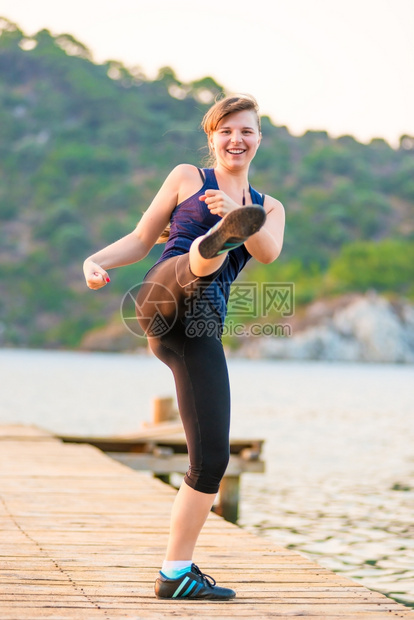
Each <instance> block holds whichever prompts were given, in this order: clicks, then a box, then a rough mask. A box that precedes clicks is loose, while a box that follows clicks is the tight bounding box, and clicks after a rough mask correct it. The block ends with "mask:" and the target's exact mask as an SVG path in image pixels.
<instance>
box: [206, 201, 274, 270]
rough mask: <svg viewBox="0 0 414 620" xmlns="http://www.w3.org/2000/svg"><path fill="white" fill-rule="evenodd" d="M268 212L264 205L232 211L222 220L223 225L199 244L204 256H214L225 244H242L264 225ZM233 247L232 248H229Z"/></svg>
mask: <svg viewBox="0 0 414 620" xmlns="http://www.w3.org/2000/svg"><path fill="white" fill-rule="evenodd" d="M265 220H266V213H265V210H264V209H263V207H259V206H257V207H255V206H249V207H241V208H240V209H236V210H235V211H230V213H228V214H227V215H226V216H225V217H224V218H223V220H222V221H221V222H220V224H221V226H219V227H218V228H217V230H215V231H214V232H212V233H211V234H210V235H207V236H206V237H204V239H203V240H202V241H201V242H200V244H199V246H198V251H199V252H200V254H201V256H202V257H203V258H214V257H215V256H217V255H218V253H219V252H220V251H223V250H224V251H225V244H226V243H229V244H233V243H234V245H235V247H237V246H238V245H242V244H243V243H244V242H245V241H247V239H248V238H249V237H250V236H251V235H254V233H256V232H257V231H258V230H260V228H261V227H262V226H263V224H264V222H265ZM229 249H231V248H229Z"/></svg>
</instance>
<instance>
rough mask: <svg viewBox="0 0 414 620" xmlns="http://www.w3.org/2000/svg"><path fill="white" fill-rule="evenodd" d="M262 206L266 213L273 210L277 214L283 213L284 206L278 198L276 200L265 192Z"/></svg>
mask: <svg viewBox="0 0 414 620" xmlns="http://www.w3.org/2000/svg"><path fill="white" fill-rule="evenodd" d="M263 206H264V208H265V209H266V213H270V212H271V211H273V212H275V213H277V214H278V215H284V214H285V208H284V206H283V205H282V203H281V202H280V200H277V199H276V198H273V197H272V196H268V195H267V194H265V197H264V202H263Z"/></svg>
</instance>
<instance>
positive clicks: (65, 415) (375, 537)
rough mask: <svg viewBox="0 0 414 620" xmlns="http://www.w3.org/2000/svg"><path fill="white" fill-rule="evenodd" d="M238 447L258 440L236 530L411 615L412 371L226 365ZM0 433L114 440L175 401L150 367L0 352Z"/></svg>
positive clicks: (161, 371) (107, 358) (165, 380)
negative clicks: (16, 426)
mask: <svg viewBox="0 0 414 620" xmlns="http://www.w3.org/2000/svg"><path fill="white" fill-rule="evenodd" d="M229 371H230V380H231V384H232V408H233V418H232V431H231V432H232V435H233V436H234V437H242V438H244V437H251V438H265V440H266V443H265V448H264V458H265V461H266V473H265V474H245V475H244V476H243V477H242V501H241V506H240V525H242V526H243V527H245V528H247V529H249V530H251V531H254V532H256V533H257V534H259V535H262V536H266V537H269V538H270V539H272V541H274V542H275V543H277V544H279V545H283V546H287V547H290V548H294V549H296V550H298V551H299V552H301V553H303V554H305V555H307V556H308V557H311V558H312V559H315V560H316V561H318V562H319V563H320V564H322V565H324V566H326V567H327V568H330V569H332V570H335V571H336V572H338V573H342V574H344V575H346V576H347V577H349V578H351V579H355V580H358V582H360V583H362V584H364V585H366V586H367V587H369V588H371V589H375V590H378V591H380V592H383V593H385V594H387V595H389V596H391V597H393V598H395V599H396V600H399V601H401V602H403V603H405V604H407V605H412V606H414V538H413V532H414V525H413V508H414V450H413V445H414V422H413V416H412V412H413V409H414V389H413V386H414V368H413V367H412V366H393V365H373V364H345V363H344V364H342V363H331V362H329V363H323V362H305V363H296V362H281V361H257V360H255V361H249V360H242V359H230V360H229ZM0 376H1V382H2V388H1V393H0V423H15V422H20V423H26V424H36V425H38V426H41V427H43V428H46V429H48V430H51V431H53V432H56V433H69V434H91V435H105V434H121V433H131V432H134V431H137V430H139V428H140V426H141V424H142V422H145V421H148V420H150V419H151V401H152V398H153V397H155V396H169V395H174V384H173V381H172V377H171V375H170V371H169V370H168V369H167V368H166V367H165V366H164V365H163V364H161V362H159V361H158V360H156V359H155V358H154V357H152V356H147V355H145V354H144V355H135V354H125V355H119V354H100V353H77V352H50V351H22V350H0Z"/></svg>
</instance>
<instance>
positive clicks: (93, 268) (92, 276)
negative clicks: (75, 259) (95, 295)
mask: <svg viewBox="0 0 414 620" xmlns="http://www.w3.org/2000/svg"><path fill="white" fill-rule="evenodd" d="M83 273H84V275H85V280H86V284H87V286H88V287H89V288H91V289H93V290H96V289H98V288H102V287H103V286H106V285H107V284H108V282H110V281H111V279H110V277H109V276H108V274H107V273H106V271H105V269H102V267H100V266H99V265H98V264H97V263H94V262H93V261H91V260H89V259H88V258H87V259H86V260H85V262H84V263H83Z"/></svg>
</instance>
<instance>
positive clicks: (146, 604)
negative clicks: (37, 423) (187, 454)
mask: <svg viewBox="0 0 414 620" xmlns="http://www.w3.org/2000/svg"><path fill="white" fill-rule="evenodd" d="M18 433H20V436H19V435H18ZM0 436H1V437H3V438H5V439H4V440H2V444H1V450H0V531H2V537H1V539H0V618H1V620H37V619H45V620H95V618H99V619H103V620H118V618H119V619H120V618H130V619H131V620H132V619H135V620H139V619H140V618H145V619H147V618H148V620H150V619H151V620H157V619H161V618H163V619H164V618H177V617H180V618H185V619H189V618H194V619H195V618H208V619H211V618H213V617H214V619H215V620H220V618H222V619H223V620H225V619H226V620H227V619H229V618H238V617H241V618H253V619H254V620H256V619H259V620H261V619H263V620H265V619H266V618H273V617H275V618H276V617H277V618H286V619H287V618H291V617H292V616H295V615H301V616H303V615H306V616H310V617H313V618H318V619H319V620H322V619H323V620H335V619H336V620H366V619H368V620H376V619H378V620H382V619H383V618H385V617H387V618H409V617H411V618H414V616H413V613H412V611H411V610H409V609H407V608H406V607H404V606H403V605H400V604H398V603H396V602H394V601H393V600H391V599H389V598H386V597H385V596H383V595H381V594H379V593H378V592H372V591H370V590H368V589H367V588H364V587H363V586H361V585H360V584H358V583H354V582H352V581H350V580H349V579H347V578H345V577H343V576H342V575H337V574H335V573H333V572H331V571H329V570H327V569H325V568H322V567H320V566H318V565H317V564H316V563H315V562H313V561H311V560H309V559H307V558H306V557H304V556H301V555H299V554H297V553H295V552H293V551H291V550H287V549H284V548H282V547H277V546H275V545H273V544H271V543H270V542H269V541H267V540H265V539H260V538H258V537H255V536H254V535H252V534H250V533H248V532H246V531H244V530H241V529H240V528H237V527H236V526H234V525H232V524H230V523H227V522H225V521H224V520H223V519H221V518H220V517H219V516H218V515H215V514H213V513H212V514H211V515H210V516H209V518H208V520H207V523H206V527H205V529H204V530H203V532H202V534H201V536H200V541H199V545H198V548H197V558H196V560H197V562H199V564H200V566H201V567H202V568H203V569H204V570H205V571H206V572H208V573H209V572H211V573H212V574H213V575H214V577H215V578H216V579H217V580H218V582H219V583H220V584H223V585H228V586H230V587H235V589H236V591H237V598H236V599H235V600H234V601H228V602H224V603H220V604H217V603H214V602H208V601H188V602H183V601H159V600H157V599H156V598H155V597H154V593H153V587H154V579H155V577H156V575H157V572H158V568H159V566H160V564H161V562H162V559H163V555H164V550H165V545H166V541H167V536H168V522H169V513H170V510H171V505H172V502H173V499H174V495H175V491H174V490H173V489H172V488H171V487H169V486H167V485H164V484H162V483H161V482H159V481H158V480H155V479H153V478H152V477H151V476H148V475H146V474H143V473H141V472H135V471H132V470H131V469H129V468H127V467H125V466H124V465H122V464H120V463H117V462H115V461H113V460H112V459H110V458H109V457H108V456H106V455H104V454H103V453H102V452H100V451H99V450H98V449H96V448H93V447H91V446H88V445H81V444H77V445H72V444H69V443H63V442H61V441H59V440H57V439H53V438H51V437H49V438H47V437H46V438H45V440H44V441H43V440H42V442H41V441H40V440H39V437H38V436H37V435H36V432H35V431H34V430H33V429H29V431H28V434H27V435H24V431H23V429H22V428H19V429H18V431H16V430H15V427H12V428H10V427H9V428H3V429H1V432H0ZM40 436H43V435H42V434H41V435H40ZM7 438H8V439H7Z"/></svg>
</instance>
